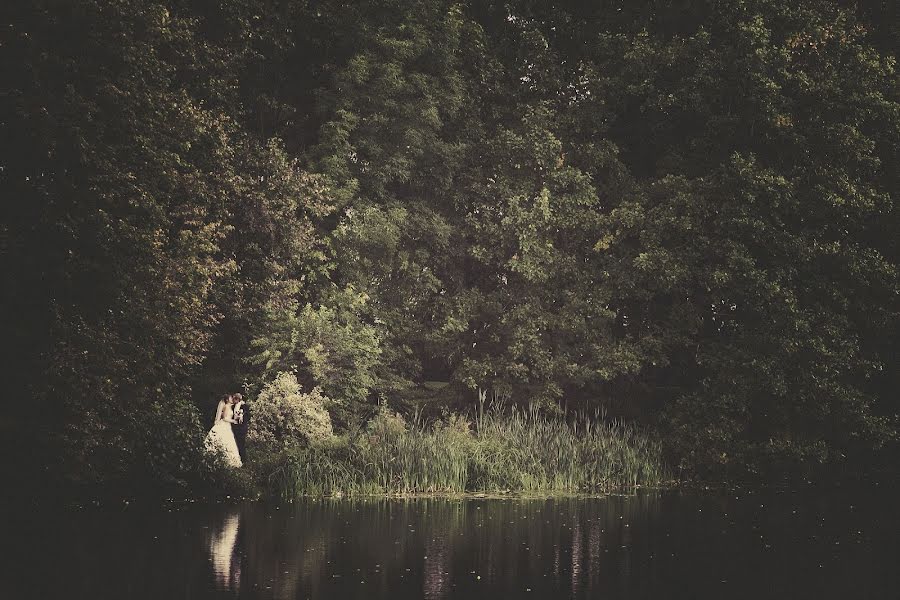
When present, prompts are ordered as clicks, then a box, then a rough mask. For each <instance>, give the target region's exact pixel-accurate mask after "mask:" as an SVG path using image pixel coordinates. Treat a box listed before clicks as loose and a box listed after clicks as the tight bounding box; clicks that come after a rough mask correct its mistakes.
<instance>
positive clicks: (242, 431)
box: [231, 394, 250, 463]
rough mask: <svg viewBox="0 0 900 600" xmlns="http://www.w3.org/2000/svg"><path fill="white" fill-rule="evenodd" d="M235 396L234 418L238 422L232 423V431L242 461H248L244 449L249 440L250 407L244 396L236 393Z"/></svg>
mask: <svg viewBox="0 0 900 600" xmlns="http://www.w3.org/2000/svg"><path fill="white" fill-rule="evenodd" d="M233 398H234V420H235V421H237V423H232V424H231V432H232V433H233V434H234V441H235V442H237V447H238V453H239V454H240V455H241V462H244V463H246V462H247V454H246V452H245V450H244V442H245V441H246V440H247V428H248V427H249V426H250V407H249V406H248V405H247V403H246V402H244V397H243V396H241V395H240V394H235V395H234V396H233Z"/></svg>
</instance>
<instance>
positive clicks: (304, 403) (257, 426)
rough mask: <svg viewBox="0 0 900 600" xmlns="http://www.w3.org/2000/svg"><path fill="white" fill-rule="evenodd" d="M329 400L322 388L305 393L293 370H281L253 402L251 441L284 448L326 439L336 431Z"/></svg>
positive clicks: (249, 435)
mask: <svg viewBox="0 0 900 600" xmlns="http://www.w3.org/2000/svg"><path fill="white" fill-rule="evenodd" d="M328 403H329V400H328V398H327V397H325V396H324V395H323V394H322V391H321V390H320V389H319V388H317V387H316V388H313V389H312V390H311V391H310V392H308V393H303V392H302V391H301V389H300V384H299V383H298V382H297V377H296V376H295V375H294V374H293V373H289V372H282V373H279V374H278V376H277V377H276V378H275V380H274V381H272V382H270V383H268V384H266V385H265V387H263V389H262V391H261V392H260V393H259V396H258V397H257V398H256V401H255V402H254V403H253V418H252V420H251V421H250V429H249V431H248V432H247V438H248V441H250V442H251V443H254V444H258V445H260V446H262V447H268V448H283V449H290V448H293V447H295V446H297V445H298V444H304V443H313V444H316V443H320V442H323V441H325V440H327V439H329V438H331V437H332V436H333V435H334V432H333V430H332V427H331V417H330V416H329V414H328V411H327V410H326V408H325V407H326V405H327V404H328Z"/></svg>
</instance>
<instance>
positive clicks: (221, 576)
mask: <svg viewBox="0 0 900 600" xmlns="http://www.w3.org/2000/svg"><path fill="white" fill-rule="evenodd" d="M240 525H241V517H240V513H239V512H237V511H235V512H233V513H229V514H227V515H225V517H224V518H223V519H222V523H221V525H220V526H218V527H215V528H213V529H212V530H211V532H210V535H209V541H208V544H207V546H208V548H209V559H210V561H211V562H212V566H213V572H214V573H215V577H216V582H217V583H218V584H219V587H221V588H224V589H227V590H238V589H240V586H241V557H240V556H239V555H238V554H237V553H236V551H235V550H236V548H235V546H236V544H237V539H238V531H239V530H240Z"/></svg>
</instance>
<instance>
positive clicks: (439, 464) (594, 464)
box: [264, 410, 663, 497]
mask: <svg viewBox="0 0 900 600" xmlns="http://www.w3.org/2000/svg"><path fill="white" fill-rule="evenodd" d="M474 421H475V422H474V423H471V422H469V421H468V420H466V418H464V417H462V416H460V415H451V416H450V417H449V418H448V419H446V420H443V421H439V422H436V423H433V424H430V425H425V424H423V423H416V424H415V425H413V426H409V425H408V424H407V423H406V422H405V421H403V419H402V418H401V417H399V416H398V415H394V414H391V413H387V412H383V413H381V414H379V415H378V416H376V417H375V419H373V420H372V421H371V422H370V423H369V425H368V427H367V428H366V429H365V430H362V431H359V432H357V433H355V434H353V435H347V436H343V437H337V438H334V439H332V440H331V441H329V442H326V443H323V444H320V445H316V446H310V447H297V448H294V449H292V450H288V451H286V452H284V453H282V454H280V455H278V456H277V457H276V456H273V457H270V458H269V460H268V468H265V469H264V470H265V471H266V472H267V474H266V477H267V479H268V482H269V484H270V487H271V488H273V489H274V490H275V491H277V492H278V493H280V494H282V495H285V496H289V497H291V496H297V495H358V494H415V493H442V492H446V493H461V492H561V493H591V492H594V493H596V492H609V491H614V490H622V489H627V488H632V487H636V486H653V485H657V484H659V483H660V481H661V480H662V479H663V468H662V462H661V453H660V448H659V444H658V443H656V442H654V441H652V440H651V439H649V438H648V437H647V436H646V435H643V434H641V433H639V432H638V431H636V430H635V429H634V428H632V427H630V426H627V425H624V424H620V423H613V424H609V423H602V422H598V421H596V420H590V419H585V418H581V419H578V420H577V421H574V422H569V421H566V420H564V419H562V418H551V417H547V416H544V415H541V414H539V413H537V412H521V411H515V410H507V411H489V412H481V413H479V414H478V415H477V416H476V418H475V420H474ZM264 462H265V461H264Z"/></svg>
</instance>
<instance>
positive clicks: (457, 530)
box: [0, 488, 900, 600]
mask: <svg viewBox="0 0 900 600" xmlns="http://www.w3.org/2000/svg"><path fill="white" fill-rule="evenodd" d="M898 499H900V494H897V493H895V492H886V491H882V490H879V489H877V488H875V489H874V490H868V491H865V492H859V491H837V492H834V491H830V492H822V491H809V490H806V491H803V492H792V491H790V490H768V491H765V492H747V491H737V492H735V491H731V492H728V491H716V492H644V493H640V494H637V495H633V496H611V497H606V498H588V499H584V498H582V499H574V498H562V499H477V498H469V499H400V500H396V499H393V500H388V499H360V500H303V501H299V502H294V503H290V504H270V503H264V502H252V503H244V504H220V505H213V506H199V505H195V506H190V507H187V508H180V509H171V510H170V509H166V508H162V507H160V508H152V507H142V508H134V507H116V508H115V509H112V508H104V507H100V508H97V507H92V508H86V509H82V510H72V511H64V512H54V513H52V514H48V513H46V512H44V511H37V510H32V511H27V510H26V511H18V512H17V514H12V515H11V514H7V515H6V517H7V521H6V525H5V526H4V529H5V530H6V531H5V533H6V535H4V539H3V541H2V542H0V543H2V544H3V547H4V550H5V552H4V555H5V556H7V557H8V558H6V559H5V560H4V561H3V562H2V564H3V572H4V575H3V578H4V582H5V583H4V584H3V585H4V587H5V589H6V590H7V592H11V593H10V594H9V595H6V594H4V595H5V596H6V597H9V598H106V597H109V598H159V599H167V598H230V597H240V598H279V599H282V598H284V599H288V598H289V599H294V598H350V599H352V598H360V599H361V598H366V599H370V598H391V599H395V600H403V599H406V598H467V599H478V598H490V599H492V600H499V599H502V598H604V599H616V598H629V599H632V598H648V599H650V598H652V599H660V598H710V599H712V598H715V599H719V598H816V599H828V598H842V599H843V598H898V597H900V575H898V573H897V567H898V566H900V542H898V538H897V535H898V533H900V518H898V511H897V510H896V507H897V502H896V501H897V500H898Z"/></svg>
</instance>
